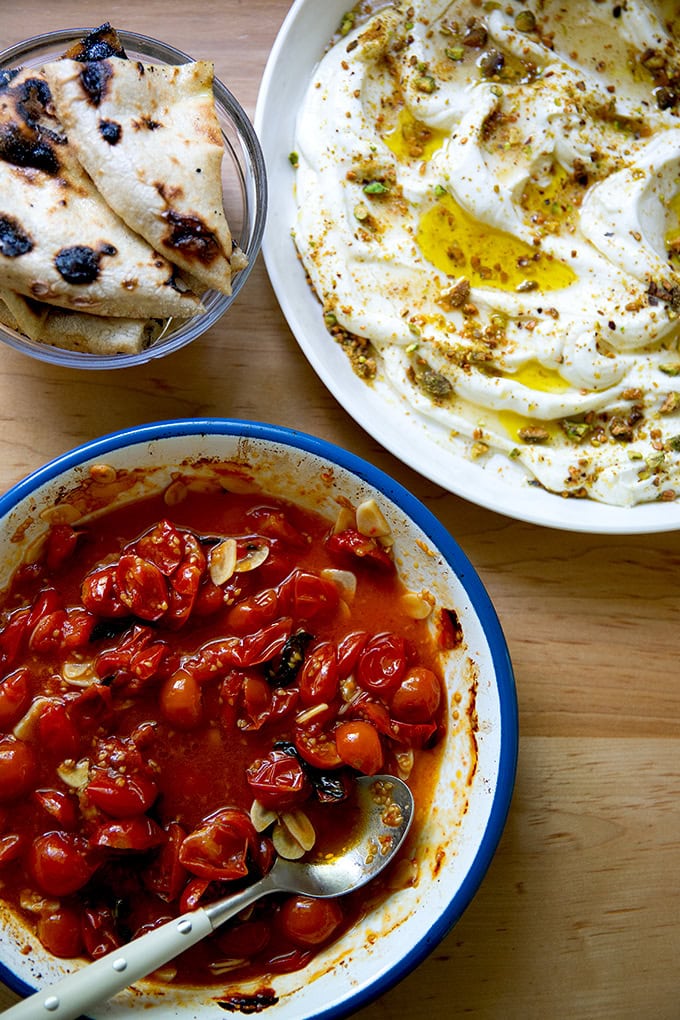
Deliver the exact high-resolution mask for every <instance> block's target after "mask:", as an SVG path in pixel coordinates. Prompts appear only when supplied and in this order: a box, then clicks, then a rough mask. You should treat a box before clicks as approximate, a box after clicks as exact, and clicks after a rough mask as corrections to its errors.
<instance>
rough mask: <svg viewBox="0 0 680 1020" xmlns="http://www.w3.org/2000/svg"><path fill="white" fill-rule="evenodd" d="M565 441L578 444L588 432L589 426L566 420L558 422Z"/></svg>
mask: <svg viewBox="0 0 680 1020" xmlns="http://www.w3.org/2000/svg"><path fill="white" fill-rule="evenodd" d="M560 425H561V426H562V429H563V430H564V433H565V435H566V437H567V439H571V440H573V441H574V442H575V443H580V442H581V441H582V440H583V439H585V437H586V436H587V435H588V433H589V432H590V425H589V424H588V423H587V422H585V421H568V420H567V419H566V418H565V419H564V421H561V422H560Z"/></svg>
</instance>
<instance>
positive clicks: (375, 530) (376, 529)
mask: <svg viewBox="0 0 680 1020" xmlns="http://www.w3.org/2000/svg"><path fill="white" fill-rule="evenodd" d="M357 531H360V532H361V534H362V535H366V537H367V538H381V537H384V536H387V535H390V534H391V532H392V529H391V528H390V526H389V524H388V523H387V520H386V518H385V515H384V514H383V512H382V510H381V509H380V507H379V506H378V504H377V503H376V501H375V500H374V499H373V497H371V499H367V500H364V502H363V503H360V504H359V506H358V507H357Z"/></svg>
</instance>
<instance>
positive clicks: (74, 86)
mask: <svg viewBox="0 0 680 1020" xmlns="http://www.w3.org/2000/svg"><path fill="white" fill-rule="evenodd" d="M223 155H224V145H223V139H222V132H221V130H220V126H219V122H218V119H217V114H216V112H215V102H214V96H213V68H212V64H209V63H207V62H205V61H197V62H195V63H189V64H183V65H180V66H178V67H174V66H166V65H155V64H144V63H140V62H138V61H133V60H128V59H127V56H126V54H125V52H124V50H123V47H122V45H121V43H120V40H119V38H118V36H117V33H116V32H115V30H114V29H112V28H111V26H110V25H108V24H106V25H102V26H101V27H100V28H98V29H95V30H94V31H93V32H91V33H90V34H89V35H88V36H86V37H85V38H84V39H83V40H82V41H81V42H80V43H78V44H77V45H76V46H74V47H72V48H71V49H70V50H69V51H67V53H66V54H64V56H63V57H62V58H60V59H59V60H55V61H53V62H51V63H48V64H45V66H44V67H42V68H40V69H39V70H37V69H35V68H19V69H16V70H9V71H0V320H1V321H3V322H5V323H6V324H7V325H10V326H11V327H12V328H14V329H17V330H19V331H20V332H22V333H24V334H25V335H26V336H28V337H30V338H31V339H32V340H39V341H43V342H46V343H49V344H53V345H56V346H59V347H65V348H69V349H72V350H82V351H87V352H90V353H94V354H114V353H131V352H135V351H139V350H141V349H143V348H144V347H145V346H147V345H148V344H149V343H151V342H153V340H154V339H155V338H156V337H157V336H158V334H159V333H160V331H161V330H162V329H163V328H164V325H165V324H167V321H168V320H169V319H185V318H188V317H190V316H194V315H197V314H200V313H201V312H202V311H203V310H204V308H203V305H202V303H201V298H200V295H201V294H202V293H203V292H204V291H205V290H206V289H208V288H212V289H214V290H217V291H220V292H221V293H224V294H229V293H231V284H232V276H233V274H234V273H235V272H238V271H239V270H240V269H242V268H244V266H245V265H246V257H245V255H244V254H243V252H241V251H240V249H239V248H238V246H237V245H236V244H235V243H234V242H233V241H232V237H231V233H230V230H229V225H228V223H227V219H226V216H225V213H224V208H223V201H222V158H223Z"/></svg>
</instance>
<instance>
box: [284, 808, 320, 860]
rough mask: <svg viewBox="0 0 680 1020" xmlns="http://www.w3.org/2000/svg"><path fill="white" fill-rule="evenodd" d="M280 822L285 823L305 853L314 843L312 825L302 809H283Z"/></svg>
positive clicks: (314, 836) (314, 837)
mask: <svg viewBox="0 0 680 1020" xmlns="http://www.w3.org/2000/svg"><path fill="white" fill-rule="evenodd" d="M281 824H282V825H285V827H286V828H287V829H288V832H289V833H290V834H291V836H292V837H293V839H294V840H295V841H296V842H297V843H299V844H300V846H301V847H302V849H303V851H304V852H305V853H306V852H307V851H308V850H311V849H312V847H313V846H314V844H315V843H316V833H315V832H314V826H313V825H312V823H311V822H310V820H309V818H308V817H307V815H306V814H305V813H304V811H301V810H300V809H299V808H296V809H295V810H293V811H284V813H283V814H282V815H281Z"/></svg>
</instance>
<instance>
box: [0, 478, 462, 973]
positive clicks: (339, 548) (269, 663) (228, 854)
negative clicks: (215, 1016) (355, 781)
mask: <svg viewBox="0 0 680 1020" xmlns="http://www.w3.org/2000/svg"><path fill="white" fill-rule="evenodd" d="M231 540H233V541H231ZM225 564H226V566H225ZM247 568H250V569H247ZM338 571H348V572H350V574H352V575H354V577H355V578H356V591H355V592H354V593H353V594H348V592H347V590H346V588H345V587H343V585H342V584H339V583H338V578H339V577H340V578H341V579H342V577H343V575H338V573H337V572H338ZM345 580H346V578H345ZM403 594H404V588H403V585H402V584H401V582H400V580H399V578H398V575H397V572H396V570H395V567H394V564H393V562H392V558H391V553H390V549H389V544H386V543H384V542H381V541H379V540H377V539H375V538H371V537H367V536H364V535H361V534H360V533H359V532H358V531H357V530H356V529H355V528H353V527H349V528H345V529H344V530H343V531H340V532H338V533H336V532H335V531H334V529H333V528H332V526H331V525H329V522H328V521H327V520H326V519H325V518H322V517H321V516H320V515H317V514H314V513H311V512H309V511H306V510H303V509H302V508H300V507H297V506H293V505H290V504H287V503H284V502H282V501H279V500H276V499H273V498H270V497H267V496H263V495H240V494H238V495H235V494H232V493H223V494H222V493H221V494H215V493H212V494H209V493H201V492H191V491H189V492H187V494H186V498H185V499H184V500H183V501H181V502H180V503H178V504H176V505H168V504H167V503H166V502H164V499H163V497H162V496H157V497H153V498H149V499H146V500H143V501H140V502H138V503H135V504H132V505H129V506H127V507H124V508H120V509H116V510H114V511H110V512H108V513H106V514H104V515H103V516H101V517H99V518H97V519H95V520H93V521H91V522H89V523H86V524H83V525H78V526H76V527H71V526H70V525H56V526H53V527H52V529H51V531H50V533H49V535H48V538H47V540H46V542H45V545H44V548H43V549H42V551H41V554H40V555H39V557H38V559H37V560H36V561H35V562H32V563H30V564H25V565H24V566H22V567H21V568H19V570H18V571H17V572H16V574H15V576H14V578H13V580H12V582H11V585H10V587H9V589H8V590H7V591H6V592H5V593H4V595H3V597H2V600H1V602H0V608H1V615H0V882H1V883H2V885H1V888H0V895H2V897H3V898H4V899H5V900H6V901H7V902H8V903H9V905H10V906H11V907H12V908H13V909H15V910H16V911H17V912H19V913H20V914H21V915H22V916H23V917H24V918H25V919H27V920H28V923H29V924H30V925H31V926H32V927H33V928H34V930H35V931H36V932H37V935H38V937H39V939H40V940H41V941H42V943H43V944H44V945H45V947H46V948H47V949H48V950H49V951H50V952H52V953H54V954H55V955H57V956H60V957H78V956H86V957H87V956H89V957H92V958H97V957H98V956H100V955H102V954H103V953H105V952H107V951H109V950H111V949H114V948H116V947H117V946H119V945H121V944H123V943H124V942H126V941H128V940H129V939H130V938H133V937H135V936H137V935H139V934H142V933H143V932H144V931H146V930H148V929H149V928H151V927H153V926H155V925H158V924H160V923H162V922H163V921H166V920H168V919H169V918H171V917H173V916H177V915H178V914H179V913H181V912H183V911H185V910H188V909H191V908H193V907H196V906H198V905H200V904H202V903H207V902H209V901H210V900H213V899H216V898H218V897H219V896H221V895H224V894H225V893H227V892H229V891H231V890H234V889H236V888H239V886H241V885H243V884H244V883H249V882H252V881H255V880H256V879H257V878H258V877H260V876H261V875H262V874H264V873H265V872H266V871H267V870H268V869H269V868H270V867H271V866H272V863H273V861H274V860H275V857H276V853H277V849H276V847H277V834H278V836H281V835H282V834H283V835H284V836H286V837H287V838H288V841H289V842H290V835H291V830H290V829H289V828H288V826H287V825H286V820H287V819H288V821H290V818H291V815H292V814H293V815H296V817H297V818H298V819H300V818H302V820H303V821H304V822H306V823H307V825H308V827H311V831H312V836H313V839H314V849H313V853H315V854H316V853H318V852H333V851H335V850H337V849H338V848H340V847H341V845H342V842H343V840H344V839H346V837H347V833H348V832H350V831H351V830H352V828H353V826H355V824H356V808H355V805H354V801H353V797H352V777H353V776H354V775H356V774H357V773H366V774H376V773H381V772H391V773H393V774H398V772H399V770H400V769H401V770H402V771H403V770H404V767H405V764H404V763H405V761H406V762H410V764H409V765H408V766H407V767H406V771H409V770H410V769H411V765H412V764H413V761H415V767H413V769H412V771H410V780H409V781H410V783H411V785H412V788H413V789H414V793H415V795H416V800H417V802H419V803H420V805H421V811H422V805H423V804H426V803H427V799H428V797H429V795H430V792H431V787H432V785H433V782H434V779H435V776H436V768H435V767H434V764H435V763H436V760H437V759H436V755H437V746H440V745H441V737H442V734H443V710H444V696H443V686H442V680H441V674H440V671H439V665H438V651H439V649H438V645H437V640H436V637H435V636H433V628H432V627H430V626H428V623H427V622H426V621H424V620H416V619H413V618H412V617H411V616H409V615H408V614H407V613H406V612H405V611H404V607H403V603H402V602H401V601H400V598H401V596H402V595H403ZM433 749H434V750H433ZM254 801H257V805H256V807H257V806H258V805H259V808H260V816H261V815H262V813H263V812H264V816H265V817H264V821H261V822H260V824H255V823H256V822H257V820H258V817H260V816H257V817H256V813H255V812H253V813H252V814H251V809H252V807H253V802H254ZM267 812H269V813H270V820H269V822H267V818H268V817H269V816H268V815H267ZM293 835H294V834H293ZM278 845H279V846H280V842H279V844H278ZM297 847H298V848H297V850H295V840H294V850H295V853H296V854H297V855H298V856H299V855H300V854H301V853H303V852H304V849H305V848H303V847H302V846H301V845H300V844H297ZM289 855H290V854H289ZM385 889H386V886H385V885H384V884H383V883H382V879H380V880H378V883H376V884H375V885H374V887H372V889H371V901H375V900H376V898H379V897H380V895H384V894H385ZM368 902H369V899H368V898H367V896H366V894H365V893H362V894H357V895H356V896H353V895H351V894H350V895H349V896H347V897H343V898H342V899H339V900H337V901H321V900H309V899H307V898H305V897H295V896H279V897H270V898H268V899H264V900H262V901H260V902H259V903H258V904H257V905H256V906H255V907H253V908H251V909H250V910H249V911H248V912H247V913H246V914H245V916H242V917H240V918H238V919H236V920H235V921H234V922H230V923H229V925H228V926H225V927H224V928H222V929H221V930H220V931H219V932H217V933H216V934H215V935H214V936H212V937H210V938H209V939H207V940H205V942H203V943H202V944H200V945H199V946H196V947H194V948H193V949H192V950H190V951H188V952H186V953H184V954H183V955H182V956H181V957H179V958H178V959H177V960H176V961H174V963H173V964H172V977H173V978H174V980H176V981H177V982H180V983H187V984H211V983H220V984H223V983H224V982H225V980H227V979H228V980H229V981H232V980H239V979H242V978H243V979H246V978H249V979H250V978H253V977H254V976H263V975H271V974H276V973H281V972H285V971H289V970H295V969H298V968H300V967H302V966H304V965H306V964H307V963H308V962H309V961H310V960H311V959H312V958H313V956H314V954H315V952H317V951H318V949H319V947H320V946H322V945H325V944H327V943H328V942H329V940H332V939H333V938H335V937H337V936H338V935H340V934H342V932H344V931H346V930H347V929H348V928H349V927H350V926H351V925H353V924H354V923H356V921H357V919H358V918H359V917H360V916H361V915H362V914H363V913H364V912H365V911H366V909H367V903H368Z"/></svg>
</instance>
